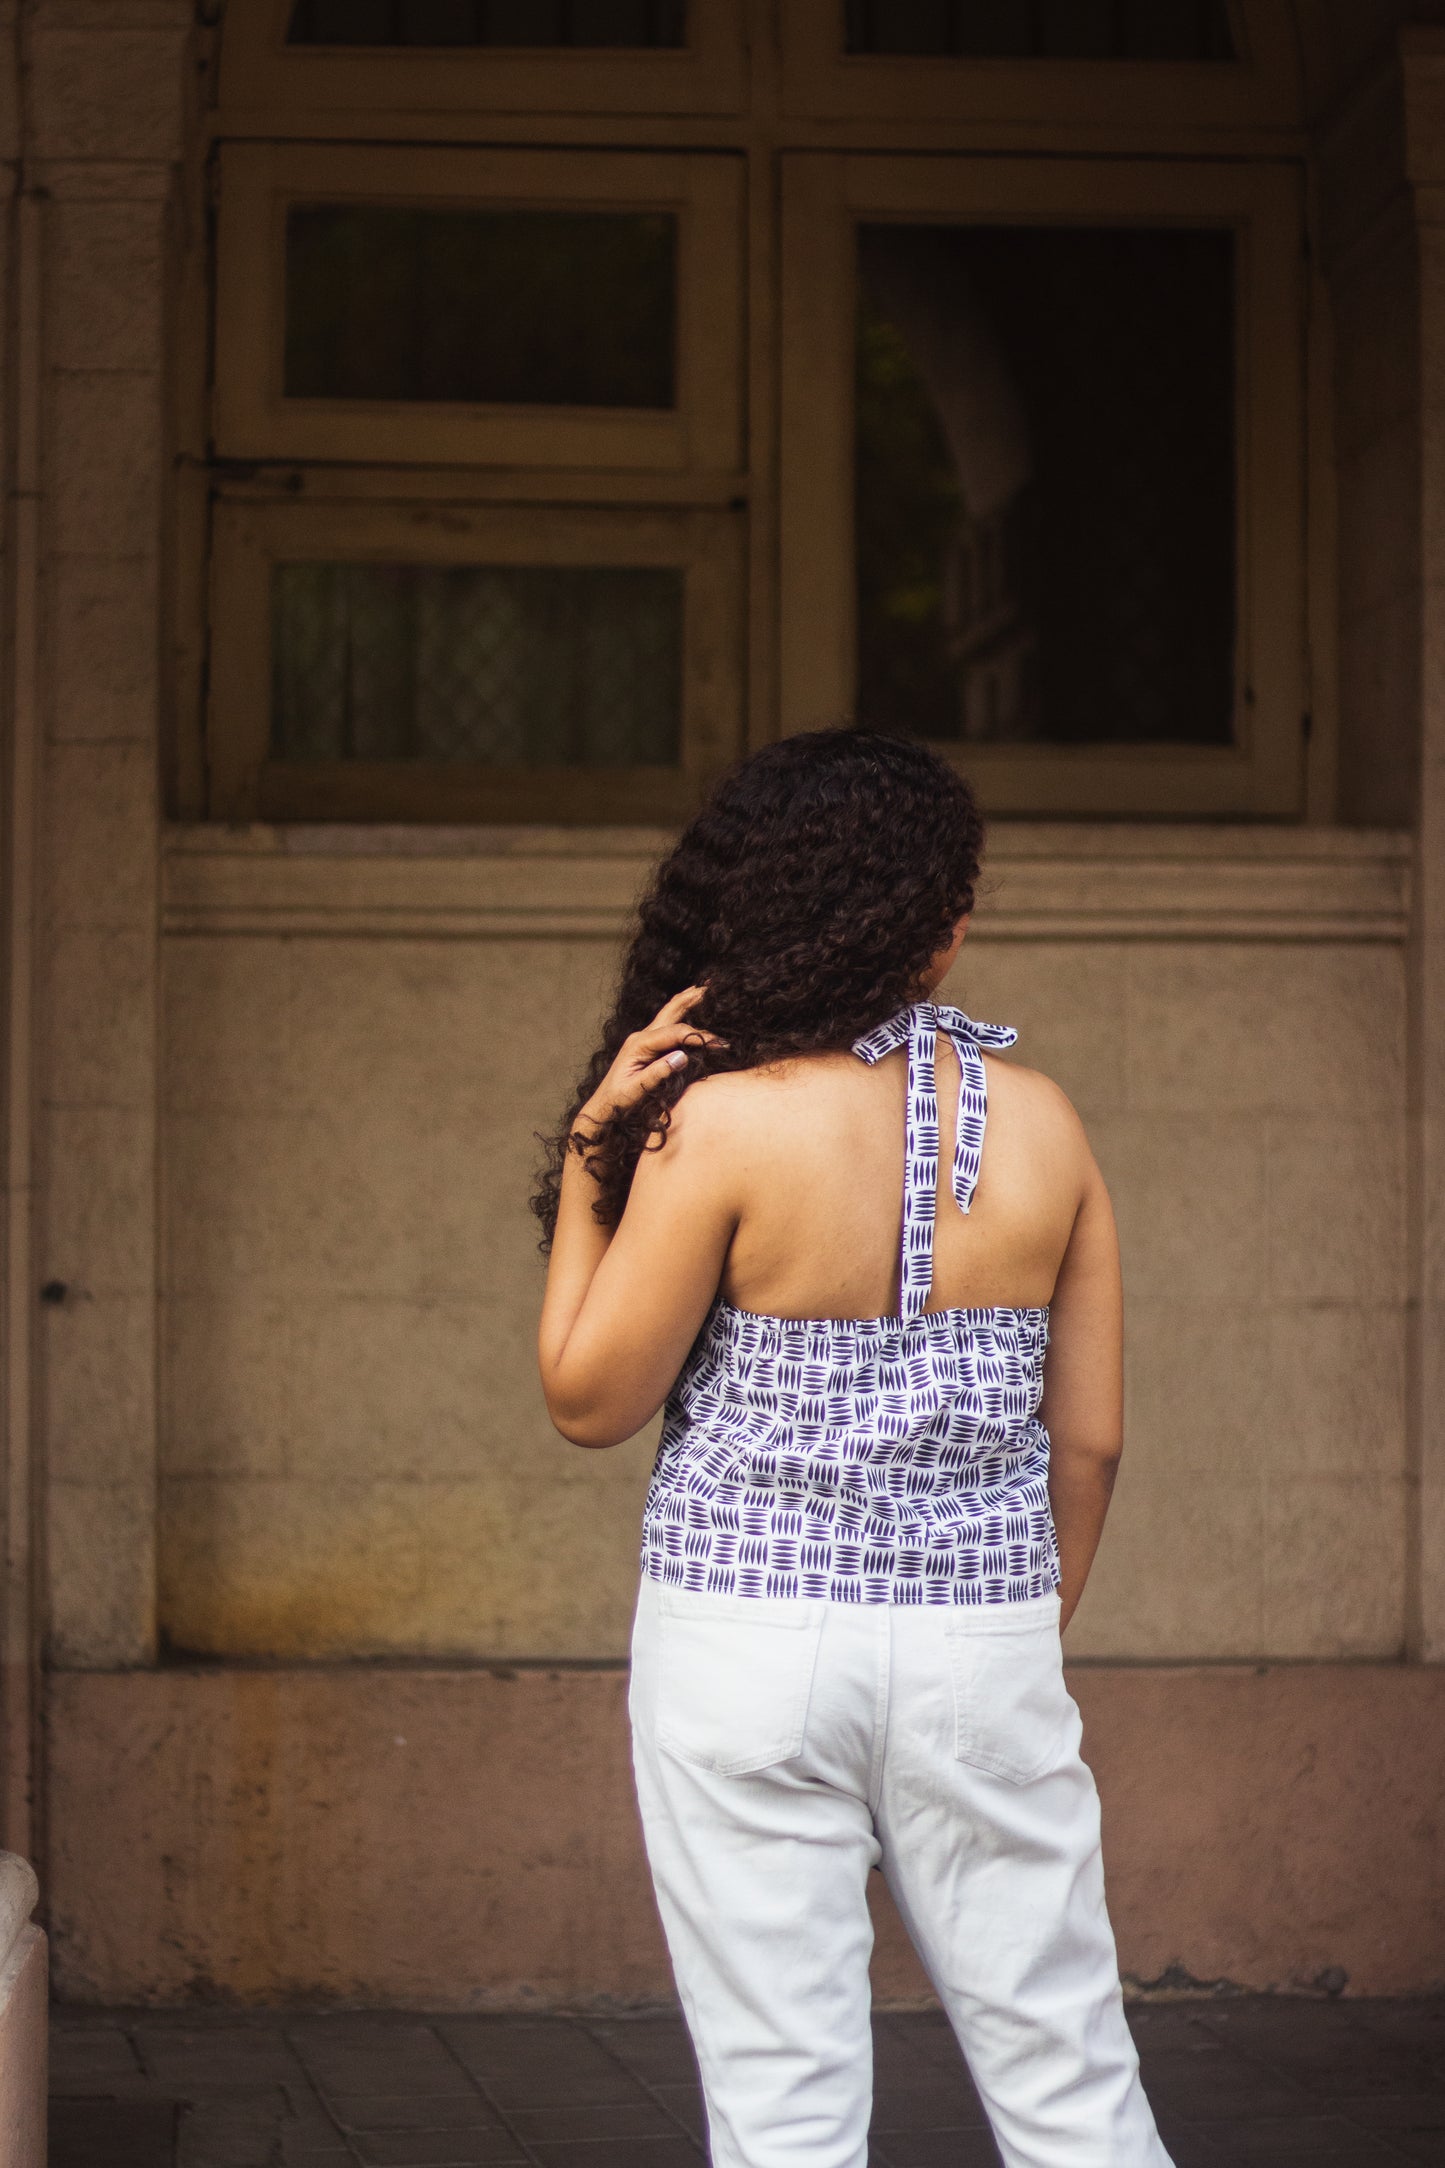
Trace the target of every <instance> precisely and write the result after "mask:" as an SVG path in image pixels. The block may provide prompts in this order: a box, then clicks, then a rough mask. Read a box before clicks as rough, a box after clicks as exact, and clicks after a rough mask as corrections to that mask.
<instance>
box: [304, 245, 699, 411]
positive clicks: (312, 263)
mask: <svg viewBox="0 0 1445 2168" xmlns="http://www.w3.org/2000/svg"><path fill="white" fill-rule="evenodd" d="M676 313H677V221H676V219H675V218H674V217H673V216H672V215H671V214H670V213H667V212H626V211H623V212H613V211H481V210H477V211H455V210H419V209H403V208H396V209H392V208H389V207H385V206H381V205H370V204H355V205H352V204H328V203H308V204H296V205H293V206H292V208H291V210H290V212H289V214H288V216H287V221H286V374H285V384H286V395H287V397H288V398H292V399H426V400H445V401H462V402H467V403H475V404H498V405H516V406H590V407H653V408H657V407H670V406H672V405H673V403H674V398H675V389H674V378H675V365H674V353H675V346H676V334H675V320H676Z"/></svg>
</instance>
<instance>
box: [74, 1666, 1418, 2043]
mask: <svg viewBox="0 0 1445 2168" xmlns="http://www.w3.org/2000/svg"><path fill="white" fill-rule="evenodd" d="M1071 1685H1072V1688H1073V1691H1074V1694H1075V1696H1076V1698H1077V1699H1078V1701H1079V1704H1080V1706H1081V1708H1082V1710H1083V1714H1084V1729H1085V1738H1086V1741H1087V1743H1088V1751H1089V1757H1090V1760H1091V1762H1092V1764H1093V1766H1094V1769H1095V1771H1096V1773H1097V1776H1098V1780H1099V1786H1100V1791H1101V1794H1102V1796H1103V1801H1104V1828H1105V1854H1106V1866H1107V1873H1108V1879H1109V1895H1110V1906H1111V1911H1112V1914H1113V1919H1114V1924H1115V1930H1116V1933H1117V1936H1118V1941H1119V1954H1120V1963H1121V1966H1122V1969H1123V1971H1124V1973H1125V1975H1126V1977H1127V1978H1128V1979H1129V1980H1131V1981H1132V1982H1133V1983H1134V1984H1136V1985H1138V1984H1148V1983H1154V1982H1159V1981H1161V1979H1163V1978H1164V1976H1166V1975H1170V1974H1171V1973H1174V1969H1175V1968H1178V1971H1179V1972H1181V1973H1183V1974H1185V1975H1188V1976H1190V1977H1192V1978H1193V1979H1195V1980H1198V1981H1203V1982H1212V1981H1231V1982H1234V1983H1236V1984H1238V1985H1241V1986H1248V1987H1255V1988H1281V1989H1291V1988H1293V1989H1305V1988H1309V1987H1311V1986H1313V1985H1315V1984H1316V1983H1317V1982H1319V1981H1320V1979H1321V1976H1322V1975H1326V1974H1328V1975H1332V1976H1333V1985H1334V1986H1335V1987H1336V1988H1338V1987H1339V1986H1340V1984H1341V1982H1340V1978H1339V1975H1340V1974H1342V1973H1343V1974H1344V1975H1345V1976H1346V1979H1345V1982H1344V1984H1345V1985H1346V1986H1347V1988H1348V1990H1349V1991H1350V1992H1351V1993H1358V1994H1371V1993H1374V1994H1388V1993H1391V1992H1394V1991H1405V1990H1413V1989H1421V1988H1424V1987H1426V1986H1428V1985H1430V1984H1431V1983H1434V1984H1436V1985H1437V1986H1438V1985H1439V1984H1441V1983H1442V1982H1445V1829H1442V1826H1441V1821H1442V1811H1445V1810H1442V1805H1441V1802H1442V1799H1445V1671H1442V1670H1440V1669H1427V1668H1424V1667H1420V1666H1409V1665H1389V1666H1378V1665H1356V1666H1350V1665H1306V1666H1285V1667H1283V1668H1269V1667H1265V1666H1256V1665H1250V1666H1220V1667H1217V1668H1210V1669H1187V1668H1182V1669H1181V1668H1174V1667H1163V1668H1159V1669H1143V1670H1138V1669H1130V1668H1120V1669H1109V1668H1103V1669H1093V1668H1091V1667H1089V1666H1082V1667H1080V1666H1076V1667H1074V1668H1073V1670H1072V1672H1071ZM625 1698H626V1680H625V1677H624V1675H623V1674H622V1672H621V1671H620V1670H618V1669H593V1670H585V1669H584V1670H570V1671H555V1670H550V1671H549V1670H546V1669H532V1668H528V1669H521V1670H513V1671H508V1670H506V1669H498V1670H485V1669H482V1670H475V1671H459V1670H453V1671H449V1672H434V1671H427V1670H410V1669H405V1670H400V1669H392V1668H389V1667H379V1668H376V1667H370V1668H369V1667H351V1668H342V1669H339V1670H327V1669H324V1668H321V1669H302V1670H290V1671H288V1670H275V1671H266V1672H254V1671H249V1672H248V1671H226V1670H211V1671H206V1670H202V1671H184V1670H171V1671H159V1672H132V1673H129V1674H125V1675H121V1676H118V1677H111V1678H102V1677H96V1676H94V1675H91V1676H86V1675H82V1674H71V1675H69V1676H63V1677H59V1678H57V1679H56V1680H55V1681H54V1682H53V1686H52V1692H51V1701H50V1725H51V1731H52V1736H53V1739H54V1742H55V1744H54V1758H53V1762H52V1771H51V1784H52V1794H51V1796H52V1811H53V1815H54V1821H55V1830H56V1843H55V1848H54V1851H53V1854H52V1859H51V1867H50V1901H51V1920H52V1934H53V1945H54V1956H53V1963H54V1972H55V1978H56V1982H57V1986H58V1988H59V1991H60V1993H61V1994H62V1995H65V1996H69V1997H74V1998H77V1999H80V2000H97V2001H100V2000H105V1999H111V2000H124V2001H128V2002H129V2001H167V2000H175V1999H179V1998H182V1997H185V1996H187V1995H197V1994H206V1995H221V1996H224V1997H228V1998H236V1999H238V2000H241V2001H266V2000H274V1999H280V2000H288V1999H300V2000H312V1999H318V2000H340V2001H354V2002H368V2001H369V2002H383V2003H400V2004H410V2005H412V2006H414V2007H421V2008H426V2007H432V2008H438V2007H452V2008H487V2007H497V2006H501V2007H509V2006H512V2007H515V2006H517V2005H524V2004H526V2003H528V2002H557V2001H565V2002H588V2001H593V2002H596V2001H608V2002H611V2001H614V2000H616V1999H619V1998H620V1999H623V2000H627V1999H637V2000H649V1999H652V1998H655V1997H659V1996H664V1995H667V1994H669V1993H670V1992H671V1983H670V1980H669V1978H668V1973H667V1967H666V1960H665V1956H664V1952H663V1948H662V1940H661V1935H660V1932H659V1930H658V1926H657V1920H656V1914H655V1912H654V1910H653V1905H652V1898H651V1893H650V1890H649V1888H648V1883H647V1872H646V1866H645V1863H644V1860H643V1856H642V1849H641V1843H640V1840H639V1836H638V1828H637V1816H636V1809H635V1806H634V1804H633V1799H632V1785H631V1774H630V1771H629V1769H628V1764H627V1741H626V1712H625V1707H624V1703H625ZM871 1881H872V1883H873V1885H874V1891H873V1894H874V1896H875V1900H876V1905H875V1909H876V1912H877V1916H878V1919H879V1925H880V1930H881V1931H880V1940H879V1947H878V1951H877V1954H876V1958H875V1965H874V1976H875V1982H876V1987H877V1991H878V1993H879V1994H880V1995H881V1996H883V1997H884V1998H893V1997H914V1996H917V1995H919V1994H921V1993H923V1992H924V1983H923V1981H922V1978H921V1976H920V1974H919V1970H918V1967H917V1964H916V1962H915V1960H914V1959H913V1956H912V1953H911V1951H910V1950H909V1949H908V1947H907V1944H906V1941H905V1939H904V1937H903V1935H902V1933H901V1931H900V1929H899V1926H898V1923H897V1920H896V1917H894V1915H893V1913H892V1907H891V1905H890V1904H889V1903H888V1902H887V1899H886V1896H885V1894H884V1892H883V1889H882V1886H881V1877H879V1876H876V1875H875V1876H873V1877H872V1878H871ZM1175 1984H1181V1983H1180V1982H1179V1980H1178V1978H1177V1975H1176V1976H1175Z"/></svg>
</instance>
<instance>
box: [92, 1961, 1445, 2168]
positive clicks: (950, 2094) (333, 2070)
mask: <svg viewBox="0 0 1445 2168" xmlns="http://www.w3.org/2000/svg"><path fill="white" fill-rule="evenodd" d="M1130 2016H1131V2022H1132V2024H1133V2026H1134V2030H1135V2034H1136V2036H1137V2038H1138V2041H1139V2047H1140V2052H1141V2055H1142V2058H1143V2064H1144V2075H1145V2082H1146V2084H1147V2086H1148V2088H1149V2092H1150V2096H1151V2098H1152V2100H1153V2102H1154V2106H1155V2110H1156V2113H1157V2115H1158V2117H1159V2123H1160V2128H1161V2130H1162V2131H1163V2134H1164V2138H1165V2142H1166V2144H1167V2145H1168V2146H1169V2149H1170V2151H1171V2152H1172V2154H1173V2156H1174V2159H1175V2162H1176V2163H1177V2168H1256V2164H1259V2168H1265V2164H1268V2168H1305V2164H1309V2168H1316V2164H1318V2168H1368V2164H1372V2163H1376V2162H1378V2163H1386V2162H1390V2161H1394V2162H1400V2161H1416V2162H1420V2161H1428V2162H1433V2163H1435V2164H1436V2168H1441V2164H1445V1999H1441V2000H1435V2001H1427V2002H1344V2001H1340V2002H1313V2001H1286V2000H1283V1999H1274V1998H1270V1997H1264V1996H1239V1997H1228V1998H1221V1999H1217V2000H1208V2001H1193V2002H1170V2003H1162V2004H1142V2005H1136V2006H1135V2007H1134V2009H1133V2010H1132V2011H1131V2013H1130ZM876 2031H877V2058H876V2099H875V2110H874V2117H873V2145H874V2152H873V2159H874V2162H875V2163H876V2168H983V2164H985V2163H996V2162H997V2159H998V2156H997V2154H996V2153H995V2151H994V2148H993V2143H992V2140H991V2139H990V2137H989V2135H988V2132H987V2129H986V2127H985V2125H984V2119H983V2114H982V2111H981V2109H980V2108H979V2105H978V2101H977V2098H976V2096H975V2094H974V2092H973V2090H972V2088H971V2086H970V2085H969V2083H968V2080H967V2077H966V2076H965V2074H964V2072H963V2068H962V2065H961V2063H960V2061H959V2058H958V2055H957V2053H956V2051H955V2049H954V2046H953V2042H952V2039H951V2038H950V2036H949V2034H948V2032H947V2030H946V2028H945V2026H944V2024H943V2021H942V2019H941V2018H940V2017H938V2016H936V2015H930V2014H926V2013H925V2014H921V2015H907V2016H904V2015H882V2016H880V2017H879V2018H878V2019H877V2021H876ZM52 2054H53V2064H52V2125H51V2149H50V2164H51V2168H172V2164H175V2168H352V2164H354V2163H364V2164H366V2168H521V2164H523V2163H526V2164H530V2168H698V2164H699V2163H700V2162H701V2161H702V2160H703V2157H704V2154H703V2146H702V2140H701V2128H702V2125H701V2119H700V2105H699V2100H698V2093H697V2081H696V2075H695V2072H694V2067H693V2062H692V2055H691V2052H690V2050H689V2047H688V2043H687V2038H686V2035H685V2034H684V2032H683V2029H682V2026H681V2024H680V2023H679V2021H678V2020H677V2019H676V2018H675V2017H673V2016H658V2015H652V2016H616V2017H595V2016H590V2017H577V2018H568V2017H540V2016H539V2017H434V2018H421V2017H416V2016H413V2015H408V2014H401V2013H396V2014H390V2013H387V2014H376V2013H351V2014H345V2015H338V2016H324V2017H323V2016H286V2015H284V2014H276V2015H242V2014H238V2013H235V2012H230V2011H219V2010H218V2011H198V2010H190V2011H178V2012H167V2013H157V2012H124V2011H98V2010H80V2009H72V2010H60V2011H57V2012H56V2014H55V2024H54V2030H53V2034H52Z"/></svg>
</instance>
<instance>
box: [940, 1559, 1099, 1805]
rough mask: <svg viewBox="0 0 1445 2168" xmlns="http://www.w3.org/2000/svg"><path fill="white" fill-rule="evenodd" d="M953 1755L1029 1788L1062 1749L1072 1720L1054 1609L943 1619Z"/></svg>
mask: <svg viewBox="0 0 1445 2168" xmlns="http://www.w3.org/2000/svg"><path fill="white" fill-rule="evenodd" d="M944 1638H945V1642H946V1644H947V1648H948V1662H949V1668H950V1671H951V1673H952V1678H953V1708H954V1754H955V1756H956V1758H957V1759H958V1760H959V1761H961V1762H967V1763H969V1764H970V1766H971V1767H972V1768H975V1769H983V1770H986V1771H987V1773H988V1774H989V1775H990V1776H995V1777H1002V1778H1003V1779H1004V1781H1005V1782H1006V1783H1008V1784H1028V1783H1031V1782H1032V1781H1033V1779H1034V1778H1035V1777H1039V1776H1042V1775H1043V1774H1044V1772H1045V1771H1046V1770H1048V1769H1050V1768H1052V1767H1054V1766H1055V1765H1056V1764H1057V1763H1058V1762H1059V1761H1061V1760H1062V1759H1063V1757H1064V1754H1065V1752H1066V1750H1067V1744H1068V1737H1069V1726H1070V1720H1071V1719H1072V1718H1073V1717H1074V1716H1075V1715H1076V1714H1077V1712H1076V1710H1075V1708H1074V1703H1073V1699H1072V1697H1071V1695H1070V1693H1069V1690H1068V1688H1067V1686H1066V1685H1065V1684H1064V1652H1063V1648H1062V1646H1061V1644H1060V1640H1059V1609H1058V1604H1057V1602H1056V1601H1049V1602H1047V1603H1045V1604H1043V1605H1041V1606H1040V1608H1039V1609H1038V1610H1034V1608H1033V1606H1032V1605H1030V1606H1029V1615H1028V1616H1026V1617H1024V1618H1021V1619H1018V1620H1013V1619H1007V1618H1005V1617H1003V1616H999V1617H997V1618H989V1619H988V1620H987V1622H986V1623H985V1622H984V1621H983V1620H981V1619H975V1618H972V1617H970V1618H969V1619H968V1620H966V1621H965V1620H962V1619H959V1620H950V1621H949V1623H948V1624H947V1626H946V1627H945V1628H944Z"/></svg>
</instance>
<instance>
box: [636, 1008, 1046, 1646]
mask: <svg viewBox="0 0 1445 2168" xmlns="http://www.w3.org/2000/svg"><path fill="white" fill-rule="evenodd" d="M940 1031H942V1032H944V1033H946V1034H947V1036H948V1038H949V1039H950V1041H951V1042H952V1044H953V1046H954V1048H955V1050H956V1052H957V1055H958V1065H959V1078H960V1089H959V1097H958V1128H957V1133H956V1136H955V1139H954V1150H953V1194H954V1196H955V1197H956V1199H957V1200H958V1203H959V1206H960V1207H961V1209H962V1210H963V1211H965V1212H967V1211H968V1209H969V1207H970V1205H971V1203H972V1201H973V1193H974V1190H975V1188H976V1186H977V1183H978V1175H979V1167H980V1164H981V1161H982V1156H983V1138H984V1125H985V1122H986V1120H987V1117H988V1085H987V1081H986V1078H985V1074H984V1064H983V1057H982V1054H981V1052H980V1048H982V1047H986V1046H987V1047H1004V1046H1011V1045H1012V1044H1013V1042H1014V1040H1015V1038H1016V1037H1017V1033H1015V1032H1013V1031H1011V1030H1009V1029H1008V1028H1007V1027H1006V1026H1004V1025H999V1024H980V1023H975V1022H974V1021H973V1019H972V1018H971V1017H968V1016H965V1015H964V1013H963V1011H962V1010H961V1009H955V1008H949V1007H946V1006H944V1005H941V1004H938V1003H935V1002H930V1001H920V1002H916V1003H914V1005H913V1006H912V1007H911V1008H907V1009H902V1010H900V1011H899V1013H898V1014H897V1015H896V1016H894V1017H890V1018H889V1020H888V1022H887V1023H885V1024H880V1025H879V1026H878V1027H877V1029H876V1030H874V1031H870V1032H869V1033H867V1035H866V1036H865V1037H863V1038H861V1039H859V1040H857V1041H856V1042H855V1044H854V1047H853V1052H854V1053H855V1054H857V1055H858V1056H859V1057H860V1058H861V1059H862V1060H863V1061H866V1062H870V1063H871V1062H876V1061H880V1060H882V1058H883V1057H884V1056H885V1055H887V1054H890V1053H893V1052H894V1051H895V1050H896V1049H898V1048H900V1047H903V1046H906V1047H907V1049H908V1103H907V1116H906V1124H905V1138H904V1153H905V1157H904V1181H903V1249H902V1263H901V1270H900V1288H901V1296H900V1310H901V1314H900V1315H898V1316H896V1317H863V1318H794V1317H769V1316H764V1315H762V1314H760V1313H758V1312H755V1311H750V1310H739V1309H736V1308H734V1307H733V1305H732V1304H730V1303H726V1302H722V1301H718V1302H716V1303H715V1304H714V1305H713V1308H712V1310H711V1311H710V1312H709V1314H708V1317H707V1319H706V1321H705V1323H704V1325H703V1327H702V1330H701V1331H700V1333H699V1334H698V1337H697V1340H696V1342H695V1343H694V1345H693V1348H692V1351H691V1353H690V1355H689V1356H688V1359H687V1361H686V1363H685V1364H684V1365H683V1368H682V1371H681V1373H680V1375H679V1377H678V1380H677V1383H676V1385H675V1386H674V1387H673V1389H672V1392H671V1394H670V1395H669V1397H668V1402H667V1408H666V1411H665V1414H664V1418H663V1427H662V1442H661V1444H660V1446H659V1448H658V1454H657V1461H656V1464H655V1466H654V1468H653V1473H652V1481H651V1484H650V1486H649V1488H648V1493H647V1503H646V1506H645V1508H644V1512H643V1553H642V1562H643V1570H644V1572H645V1573H647V1574H648V1575H650V1576H651V1578H652V1579H653V1580H655V1581H660V1582H664V1583H667V1584H670V1585H673V1586H678V1587H683V1588H691V1589H707V1590H712V1591H714V1592H716V1593H719V1594H731V1595H737V1596H788V1597H791V1596H798V1597H826V1598H829V1599H831V1600H832V1601H834V1602H838V1603H948V1604H977V1603H989V1604H995V1603H1019V1602H1023V1601H1025V1600H1027V1599H1028V1598H1030V1597H1033V1596H1041V1595H1046V1594H1047V1593H1048V1592H1049V1591H1050V1590H1052V1589H1053V1588H1055V1587H1056V1586H1057V1584H1058V1549H1057V1545H1056V1542H1055V1539H1054V1526H1053V1518H1052V1515H1051V1513H1050V1510H1049V1493H1048V1473H1049V1437H1048V1432H1047V1431H1046V1430H1045V1429H1044V1427H1043V1425H1042V1423H1040V1422H1039V1420H1038V1409H1039V1401H1040V1397H1041V1394H1042V1390H1043V1362H1044V1350H1045V1348H1046V1347H1047V1345H1048V1337H1049V1313H1048V1310H1047V1308H1039V1309H976V1310H926V1309H925V1308H924V1304H925V1303H926V1302H927V1300H928V1294H929V1289H930V1287H931V1286H932V1282H933V1217H934V1205H935V1197H936V1193H937V1187H938V1159H939V1130H938V1092H937V1086H936V1081H935V1074H934V1056H935V1052H936V1049H937V1043H938V1034H939V1032H940Z"/></svg>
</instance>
